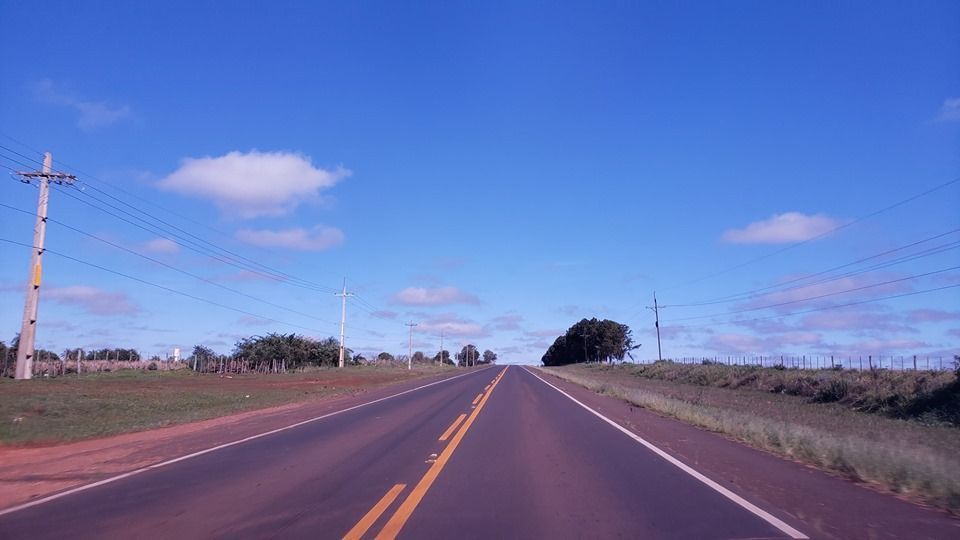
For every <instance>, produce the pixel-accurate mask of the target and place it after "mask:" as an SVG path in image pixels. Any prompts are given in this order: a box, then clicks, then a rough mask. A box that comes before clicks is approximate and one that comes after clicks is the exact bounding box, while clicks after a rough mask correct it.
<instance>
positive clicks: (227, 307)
mask: <svg viewBox="0 0 960 540" xmlns="http://www.w3.org/2000/svg"><path fill="white" fill-rule="evenodd" d="M0 242H6V243H8V244H14V245H17V246H22V247H27V248H34V249H36V246H33V245H31V244H26V243H23V242H17V241H16V240H9V239H7V238H0ZM44 253H49V254H51V255H56V256H58V257H61V258H64V259H67V260H70V261H73V262H75V263H79V264H82V265H85V266H90V267H92V268H96V269H98V270H103V271H104V272H109V273H111V274H114V275H117V276H120V277H123V278H126V279H129V280H132V281H136V282H138V283H142V284H144V285H149V286H151V287H155V288H158V289H161V290H164V291H167V292H170V293H173V294H177V295H180V296H183V297H186V298H190V299H192V300H196V301H198V302H204V303H206V304H210V305H213V306H217V307H220V308H223V309H228V310H230V311H235V312H237V313H242V314H244V315H249V316H251V317H256V318H258V319H263V320H265V321H270V322H274V323H277V324H282V325H285V326H290V327H293V328H300V329H302V330H309V331H311V332H320V333H321V334H322V333H325V332H324V331H323V330H319V329H317V328H311V327H308V326H302V325H299V324H294V323H289V322H285V321H281V320H279V319H274V318H272V317H265V316H263V315H258V314H256V313H253V312H250V311H246V310H243V309H240V308H235V307H233V306H229V305H226V304H221V303H220V302H216V301H214V300H208V299H206V298H203V297H200V296H196V295H193V294H190V293H186V292H183V291H179V290H177V289H174V288H172V287H167V286H166V285H160V284H159V283H154V282H152V281H147V280H145V279H142V278H138V277H135V276H131V275H130V274H125V273H123V272H118V271H117V270H113V269H111V268H107V267H105V266H101V265H99V264H95V263H92V262H88V261H84V260H82V259H78V258H76V257H72V256H70V255H67V254H65V253H60V252H57V251H53V250H51V249H49V248H45V249H44Z"/></svg>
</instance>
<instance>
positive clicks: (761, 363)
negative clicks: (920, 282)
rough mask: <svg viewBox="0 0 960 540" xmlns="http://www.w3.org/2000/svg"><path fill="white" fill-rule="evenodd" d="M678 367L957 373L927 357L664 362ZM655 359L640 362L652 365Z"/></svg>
mask: <svg viewBox="0 0 960 540" xmlns="http://www.w3.org/2000/svg"><path fill="white" fill-rule="evenodd" d="M664 360H668V361H671V362H675V363H678V364H722V365H727V366H757V367H766V368H778V369H853V370H871V369H890V370H897V371H944V370H953V369H957V367H958V366H957V361H956V360H955V357H953V356H925V355H916V354H914V355H899V356H897V355H774V356H762V355H761V356H743V355H740V356H732V355H728V356H684V357H679V358H665V359H664ZM656 361H657V360H656V359H646V360H640V363H642V364H651V363H654V362H656Z"/></svg>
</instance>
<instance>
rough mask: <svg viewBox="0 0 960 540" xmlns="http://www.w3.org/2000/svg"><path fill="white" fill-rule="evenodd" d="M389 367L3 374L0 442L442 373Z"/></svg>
mask: <svg viewBox="0 0 960 540" xmlns="http://www.w3.org/2000/svg"><path fill="white" fill-rule="evenodd" d="M445 369H450V368H441V367H433V366H421V367H417V368H415V369H414V370H413V371H407V370H406V369H400V368H385V367H349V368H345V369H343V370H337V369H318V370H312V371H308V372H305V373H297V374H289V375H232V378H221V377H219V376H217V375H198V374H195V373H192V372H190V371H164V372H160V371H139V370H124V371H116V372H111V373H102V374H96V375H83V376H81V377H80V379H79V380H78V379H77V378H76V377H58V378H56V379H48V380H45V379H32V380H28V381H14V380H11V379H3V380H0V444H3V445H25V444H26V445H44V444H53V443H60V442H66V441H74V440H79V439H87V438H92V437H103V436H107V435H115V434H119V433H127V432H132V431H142V430H147V429H153V428H157V427H163V426H169V425H174V424H181V423H186V422H192V421H196V420H205V419H209V418H216V417H219V416H224V415H228V414H232V413H238V412H243V411H250V410H255V409H261V408H265V407H271V406H276V405H283V404H286V403H293V402H298V401H306V400H311V399H318V398H322V397H327V396H333V395H342V394H346V393H350V392H355V391H358V390H361V389H363V388H370V387H375V386H381V385H384V384H388V383H391V382H395V381H399V380H405V379H410V378H416V377H422V376H426V375H431V374H436V373H440V372H441V370H445Z"/></svg>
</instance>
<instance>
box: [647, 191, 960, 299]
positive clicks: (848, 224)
mask: <svg viewBox="0 0 960 540" xmlns="http://www.w3.org/2000/svg"><path fill="white" fill-rule="evenodd" d="M958 182H960V177H958V178H954V179H953V180H949V181H947V182H944V183H942V184H939V185H937V186H934V187H932V188H930V189H928V190H926V191H923V192H921V193H918V194H916V195H912V196H910V197H907V198H906V199H902V200H900V201H897V202H895V203H893V204H890V205H888V206H885V207H883V208H881V209H879V210H876V211H874V212H871V213H869V214H867V215H865V216H861V217H859V218H857V219H854V220H853V221H849V222H846V223H844V224H842V225H838V226H836V227H833V228H831V229H829V230H827V231H825V232H822V233H820V234H818V235H816V236H813V237H811V238H807V239H806V240H802V241H800V242H794V243H793V244H790V245H787V246H784V247H782V248H780V249H778V250H775V251H772V252H770V253H766V254H764V255H760V256H758V257H754V258H752V259H750V260H747V261H746V262H743V263H740V264H737V265H734V266H730V267H727V268H725V269H723V270H720V271H718V272H714V273H712V274H708V275H706V276H702V277H699V278H696V279H692V280H689V281H684V282H681V283H678V284H676V285H671V286H670V287H666V288H663V289H661V290H672V289H677V288H680V287H686V286H687V285H692V284H694V283H699V282H701V281H704V280H707V279H710V278H714V277H717V276H720V275H723V274H726V273H728V272H732V271H734V270H738V269H740V268H743V267H745V266H749V265H751V264H753V263H755V262H758V261H762V260H764V259H768V258H770V257H773V256H775V255H779V254H781V253H783V252H785V251H789V250H791V249H794V248H797V247H799V246H802V245H804V244H808V243H810V242H813V241H814V240H819V239H820V238H823V237H825V236H829V235H831V234H833V233H835V232H837V231H840V230H843V229H846V228H848V227H852V226H853V225H856V224H857V223H860V222H862V221H864V220H867V219H870V218H872V217H874V216H877V215H879V214H882V213H884V212H888V211H890V210H893V209H894V208H898V207H900V206H903V205H905V204H908V203H911V202H913V201H915V200H917V199H919V198H921V197H925V196H927V195H930V194H931V193H934V192H936V191H939V190H941V189H943V188H946V187H949V186H952V185H953V184H956V183H958Z"/></svg>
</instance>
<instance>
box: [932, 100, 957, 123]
mask: <svg viewBox="0 0 960 540" xmlns="http://www.w3.org/2000/svg"><path fill="white" fill-rule="evenodd" d="M936 120H937V121H938V122H960V98H949V99H945V100H943V105H941V106H940V110H939V111H937V118H936Z"/></svg>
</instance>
